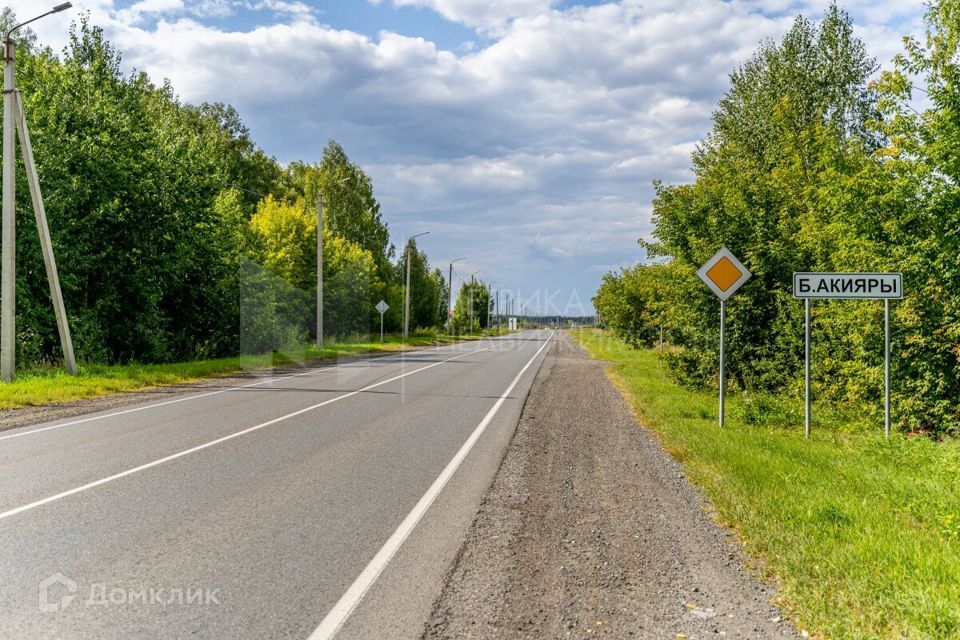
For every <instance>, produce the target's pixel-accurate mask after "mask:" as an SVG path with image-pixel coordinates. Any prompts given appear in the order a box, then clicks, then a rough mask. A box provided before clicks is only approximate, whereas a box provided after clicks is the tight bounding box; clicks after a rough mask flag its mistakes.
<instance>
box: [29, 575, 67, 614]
mask: <svg viewBox="0 0 960 640" xmlns="http://www.w3.org/2000/svg"><path fill="white" fill-rule="evenodd" d="M58 587H60V588H58ZM62 590H66V593H63V594H61V595H60V597H59V598H58V597H57V594H58V592H61V591H62ZM76 593H77V583H76V582H74V581H73V580H71V579H70V578H68V577H67V576H65V575H63V574H62V573H55V574H53V575H52V576H50V577H49V578H47V579H46V580H44V581H43V582H41V583H40V588H39V600H38V604H39V607H40V611H43V612H44V613H56V612H57V611H63V610H64V609H66V608H67V607H68V606H70V603H71V602H73V599H74V598H75V597H76V595H75V594H76Z"/></svg>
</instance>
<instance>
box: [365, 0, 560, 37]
mask: <svg viewBox="0 0 960 640" xmlns="http://www.w3.org/2000/svg"><path fill="white" fill-rule="evenodd" d="M383 1H384V0H371V2H372V3H373V4H381V3H382V2H383ZM389 2H390V3H391V4H393V5H394V6H396V7H420V8H426V9H432V10H433V11H436V12H437V13H439V14H440V15H442V16H443V17H444V18H446V19H447V20H450V21H451V22H460V23H463V24H465V25H467V26H468V27H473V28H475V29H481V30H486V31H495V30H501V29H503V28H504V27H505V26H506V25H507V24H508V23H509V22H510V21H511V20H513V19H514V18H521V17H528V16H536V15H540V14H542V13H544V12H546V11H548V10H549V9H550V8H552V7H553V6H554V5H556V4H557V0H389Z"/></svg>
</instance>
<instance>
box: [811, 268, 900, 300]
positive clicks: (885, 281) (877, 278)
mask: <svg viewBox="0 0 960 640" xmlns="http://www.w3.org/2000/svg"><path fill="white" fill-rule="evenodd" d="M793 297H794V298H861V299H864V298H865V299H871V298H902V297H903V275H902V274H899V273H809V272H799V273H794V274H793Z"/></svg>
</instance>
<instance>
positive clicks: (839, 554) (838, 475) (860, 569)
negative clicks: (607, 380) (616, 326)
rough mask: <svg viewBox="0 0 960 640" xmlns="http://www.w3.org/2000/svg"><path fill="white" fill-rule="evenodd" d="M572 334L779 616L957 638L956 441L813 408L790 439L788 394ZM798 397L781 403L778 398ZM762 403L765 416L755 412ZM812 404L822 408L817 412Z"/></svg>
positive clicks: (959, 475) (846, 634) (829, 632)
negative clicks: (724, 409) (865, 424)
mask: <svg viewBox="0 0 960 640" xmlns="http://www.w3.org/2000/svg"><path fill="white" fill-rule="evenodd" d="M574 336H575V337H576V338H577V339H578V340H579V341H580V342H581V343H582V344H583V345H584V346H585V347H586V348H587V349H588V351H589V352H590V353H591V354H592V355H593V356H594V357H597V358H600V359H604V360H608V361H611V362H614V363H616V364H615V365H614V366H612V367H611V368H610V369H609V375H610V377H611V378H612V379H613V381H614V382H615V384H617V385H618V386H619V387H620V389H621V390H622V391H623V392H624V394H625V396H626V397H627V399H628V401H629V402H630V403H631V404H632V407H633V409H634V410H635V411H636V413H637V415H638V416H639V417H640V419H641V420H642V421H643V422H644V424H646V425H648V426H649V427H651V428H652V429H653V431H654V432H655V433H656V434H657V436H658V437H659V439H660V441H661V442H662V443H663V446H664V448H665V449H666V450H667V451H668V452H670V453H671V454H672V455H673V456H675V457H676V458H677V459H678V460H680V461H681V462H682V463H683V465H684V468H685V470H686V472H687V474H688V475H689V477H690V478H691V480H692V481H693V482H694V483H695V484H697V485H698V486H699V487H701V488H702V489H703V491H704V492H705V493H706V495H707V497H708V498H709V499H710V501H711V503H712V505H713V507H714V508H715V510H716V513H717V517H718V520H720V522H721V523H723V524H725V525H728V526H730V527H732V528H733V529H734V530H735V531H736V533H737V535H738V536H739V538H740V540H741V541H742V542H743V544H744V546H745V548H746V551H747V552H748V553H749V554H750V555H751V556H752V557H754V558H757V559H758V560H759V561H760V563H761V564H760V566H759V567H758V570H759V571H761V572H762V573H764V574H765V575H766V576H767V577H771V576H773V577H775V578H776V579H777V580H778V582H779V583H780V587H781V588H780V599H781V604H782V605H783V607H784V608H785V609H786V610H787V611H788V612H790V615H791V618H792V619H793V620H794V622H795V623H796V624H797V625H798V627H800V628H802V629H807V630H809V631H810V632H811V634H813V635H814V636H819V637H827V638H936V639H946V638H960V444H958V443H957V442H956V441H952V442H945V443H941V444H936V443H933V442H931V441H929V440H925V439H911V440H908V439H905V438H904V437H902V436H894V437H892V438H891V439H890V440H889V441H886V440H885V439H884V438H883V434H882V424H878V425H876V428H875V430H874V432H873V433H863V432H858V431H857V430H851V429H847V428H845V427H846V426H847V425H846V424H845V422H846V421H847V420H851V419H852V420H855V419H856V418H855V417H854V416H848V417H847V418H844V417H843V415H842V414H841V413H832V414H825V415H828V417H827V418H823V419H821V422H820V424H818V425H816V426H817V428H816V429H815V430H814V432H813V435H812V437H811V438H810V439H809V440H807V439H805V438H804V437H803V412H802V405H799V401H796V400H793V399H776V398H759V399H758V398H753V399H751V400H749V401H747V402H745V401H744V399H743V398H742V397H733V398H730V401H729V404H728V407H729V410H730V412H729V413H728V420H727V427H726V428H724V429H723V430H721V429H720V428H719V427H718V426H717V423H716V422H717V399H716V395H715V394H713V393H708V392H697V391H691V390H688V389H685V388H682V387H680V386H678V385H677V384H676V383H675V382H673V381H672V380H671V378H670V377H669V375H668V374H667V373H666V371H665V370H664V368H663V365H662V363H661V362H660V359H659V357H658V355H657V352H655V351H649V350H634V349H631V348H630V347H628V346H627V345H625V344H624V343H623V342H621V341H619V340H617V339H615V338H613V337H610V336H608V335H607V334H605V333H603V332H600V331H596V330H583V331H578V332H574ZM793 405H798V406H797V407H795V408H793V409H788V407H790V406H793ZM762 407H766V409H767V410H768V411H771V412H776V413H777V415H770V416H769V420H768V421H765V420H762V419H760V418H759V417H758V415H757V414H758V412H759V411H761V410H762ZM821 413H823V412H821Z"/></svg>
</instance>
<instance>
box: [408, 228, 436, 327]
mask: <svg viewBox="0 0 960 640" xmlns="http://www.w3.org/2000/svg"><path fill="white" fill-rule="evenodd" d="M428 233H430V232H429V231H424V232H423V233H418V234H417V235H415V236H410V237H409V238H407V245H406V247H405V248H404V251H406V256H407V286H406V287H405V288H404V295H403V341H404V342H406V341H407V338H408V336H409V335H410V244H411V243H412V242H413V239H414V238H419V237H420V236H425V235H427V234H428Z"/></svg>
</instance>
